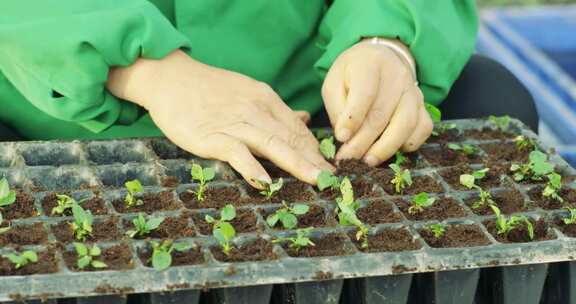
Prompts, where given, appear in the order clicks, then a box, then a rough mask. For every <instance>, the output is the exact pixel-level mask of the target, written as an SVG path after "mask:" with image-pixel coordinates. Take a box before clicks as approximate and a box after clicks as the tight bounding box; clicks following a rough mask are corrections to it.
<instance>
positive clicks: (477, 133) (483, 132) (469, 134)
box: [464, 128, 514, 140]
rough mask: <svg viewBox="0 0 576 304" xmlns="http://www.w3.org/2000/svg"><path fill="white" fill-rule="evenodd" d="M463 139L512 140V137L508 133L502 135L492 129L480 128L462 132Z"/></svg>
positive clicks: (500, 132)
mask: <svg viewBox="0 0 576 304" xmlns="http://www.w3.org/2000/svg"><path fill="white" fill-rule="evenodd" d="M464 137H465V138H471V139H478V140H491V139H500V140H504V139H508V138H513V137H514V135H512V134H510V133H503V132H502V131H500V130H496V129H492V128H482V129H480V130H466V131H464Z"/></svg>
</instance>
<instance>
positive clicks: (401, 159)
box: [394, 151, 408, 167]
mask: <svg viewBox="0 0 576 304" xmlns="http://www.w3.org/2000/svg"><path fill="white" fill-rule="evenodd" d="M394 157H395V159H394V163H395V164H397V165H398V166H399V167H402V165H403V164H405V163H406V162H407V161H408V158H407V157H406V156H404V153H402V152H400V151H398V152H396V154H394Z"/></svg>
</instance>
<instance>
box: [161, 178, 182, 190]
mask: <svg viewBox="0 0 576 304" xmlns="http://www.w3.org/2000/svg"><path fill="white" fill-rule="evenodd" d="M178 185H180V179H178V177H176V176H165V177H164V178H162V186H163V187H167V188H176V187H178Z"/></svg>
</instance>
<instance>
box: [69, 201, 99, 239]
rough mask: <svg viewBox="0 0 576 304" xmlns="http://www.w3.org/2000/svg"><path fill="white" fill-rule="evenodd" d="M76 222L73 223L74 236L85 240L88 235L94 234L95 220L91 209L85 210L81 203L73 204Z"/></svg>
mask: <svg viewBox="0 0 576 304" xmlns="http://www.w3.org/2000/svg"><path fill="white" fill-rule="evenodd" d="M72 215H73V216H74V222H72V223H71V226H72V230H73V231H74V236H75V237H76V239H77V240H80V241H85V240H86V237H88V236H89V235H92V222H93V220H94V218H93V216H92V213H91V212H90V210H84V209H82V207H80V205H74V206H72Z"/></svg>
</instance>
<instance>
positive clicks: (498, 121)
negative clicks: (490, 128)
mask: <svg viewBox="0 0 576 304" xmlns="http://www.w3.org/2000/svg"><path fill="white" fill-rule="evenodd" d="M488 120H489V121H490V122H492V123H493V124H494V125H495V126H496V128H498V129H500V131H502V132H506V131H507V130H508V128H509V127H510V116H508V115H504V116H499V117H498V116H494V115H490V116H488Z"/></svg>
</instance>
